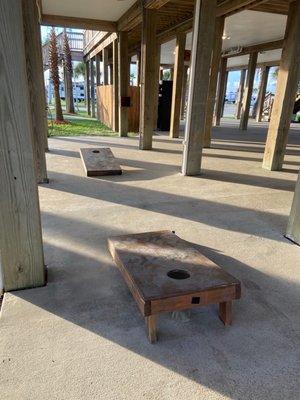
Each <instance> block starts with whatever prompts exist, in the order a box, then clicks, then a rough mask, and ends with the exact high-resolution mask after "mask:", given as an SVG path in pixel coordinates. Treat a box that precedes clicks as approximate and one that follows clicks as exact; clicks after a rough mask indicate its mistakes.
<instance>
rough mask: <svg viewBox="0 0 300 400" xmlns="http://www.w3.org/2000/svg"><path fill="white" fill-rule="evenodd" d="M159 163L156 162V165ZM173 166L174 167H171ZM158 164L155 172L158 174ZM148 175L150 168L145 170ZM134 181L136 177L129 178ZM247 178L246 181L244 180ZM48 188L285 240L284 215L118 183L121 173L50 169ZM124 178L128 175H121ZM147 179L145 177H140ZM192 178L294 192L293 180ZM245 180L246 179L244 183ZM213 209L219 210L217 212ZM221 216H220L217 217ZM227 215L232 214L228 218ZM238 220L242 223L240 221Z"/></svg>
mask: <svg viewBox="0 0 300 400" xmlns="http://www.w3.org/2000/svg"><path fill="white" fill-rule="evenodd" d="M158 166H159V164H158ZM172 168H173V167H172ZM161 172H162V171H161V167H160V170H159V171H157V173H159V174H160V176H161ZM145 173H146V176H148V174H149V171H148V170H146V171H145ZM132 178H133V180H136V176H134V177H132ZM247 178H248V181H247ZM49 179H50V184H49V185H48V186H47V188H49V189H55V190H60V191H62V192H67V193H73V194H76V195H80V196H84V197H90V198H94V199H99V200H104V201H106V202H109V203H113V204H118V205H122V206H129V207H133V208H139V209H142V210H147V211H152V212H155V213H158V214H165V215H171V216H175V217H178V218H183V219H185V220H191V221H195V222H201V223H203V224H207V225H210V226H216V227H218V228H222V229H225V230H232V231H236V232H244V233H248V234H251V235H255V236H265V237H268V238H270V239H273V240H279V241H282V240H286V239H284V238H283V236H282V234H283V233H284V231H285V227H286V224H287V218H286V217H285V216H282V215H277V214H273V213H269V212H263V211H259V210H251V209H248V208H244V207H240V206H234V205H229V204H222V203H219V202H214V201H212V200H205V199H193V198H191V197H188V196H184V195H181V196H179V195H175V194H170V193H165V192H159V191H156V190H151V189H145V188H140V187H134V186H129V185H126V184H123V183H122V184H119V183H118V182H121V180H122V176H115V177H109V178H107V179H93V178H85V177H79V176H75V175H71V174H63V173H59V172H53V171H49ZM123 179H124V181H126V180H129V179H130V178H128V177H126V175H124V178H123ZM143 179H146V178H143ZM191 179H196V180H198V179H203V180H205V179H212V180H216V179H219V180H221V181H229V182H235V183H243V184H250V185H253V186H261V187H269V188H272V189H278V190H287V191H293V189H294V186H295V182H294V181H286V180H284V179H275V178H265V177H252V176H250V177H249V176H248V175H243V174H234V173H229V172H226V173H223V172H221V173H220V172H217V171H211V170H207V171H206V172H205V175H204V176H203V178H202V177H197V178H191ZM245 181H246V182H245ZM216 211H218V212H217V213H216ZM220 215H223V218H222V217H221V218H220ZM230 215H231V216H232V217H231V218H230ZM241 219H243V220H244V221H245V223H241ZM265 223H267V224H268V226H269V227H272V226H274V230H275V232H276V231H277V234H275V235H274V232H272V234H271V235H270V232H271V231H270V230H265V229H262V225H264V224H265Z"/></svg>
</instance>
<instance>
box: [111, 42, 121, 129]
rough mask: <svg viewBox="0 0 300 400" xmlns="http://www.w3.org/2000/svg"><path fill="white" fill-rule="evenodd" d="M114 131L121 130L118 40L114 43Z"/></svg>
mask: <svg viewBox="0 0 300 400" xmlns="http://www.w3.org/2000/svg"><path fill="white" fill-rule="evenodd" d="M112 46H113V101H114V104H113V130H114V131H115V132H118V130H119V62H118V40H114V41H113V44H112Z"/></svg>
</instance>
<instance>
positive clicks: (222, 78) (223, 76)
mask: <svg viewBox="0 0 300 400" xmlns="http://www.w3.org/2000/svg"><path fill="white" fill-rule="evenodd" d="M226 69H227V58H225V57H223V58H221V63H220V73H219V84H218V92H217V102H216V114H215V123H214V125H216V126H219V125H220V123H221V117H222V114H223V107H224V100H225V94H226V93H225V91H226V85H227V71H226Z"/></svg>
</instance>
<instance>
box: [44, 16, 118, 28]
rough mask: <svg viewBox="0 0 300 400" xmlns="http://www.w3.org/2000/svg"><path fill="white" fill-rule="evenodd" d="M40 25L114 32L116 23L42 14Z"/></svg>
mask: <svg viewBox="0 0 300 400" xmlns="http://www.w3.org/2000/svg"><path fill="white" fill-rule="evenodd" d="M41 23H42V25H46V26H59V27H62V28H75V29H89V30H93V31H105V32H116V30H117V24H116V22H113V21H102V20H97V19H90V18H78V17H66V16H62V15H49V14H43V15H42V21H41Z"/></svg>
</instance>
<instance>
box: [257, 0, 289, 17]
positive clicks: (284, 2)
mask: <svg viewBox="0 0 300 400" xmlns="http://www.w3.org/2000/svg"><path fill="white" fill-rule="evenodd" d="M289 3H290V1H289V0H269V1H266V2H265V3H262V4H259V5H258V6H255V7H251V8H250V10H254V11H262V12H268V13H274V14H286V15H287V13H288V9H289Z"/></svg>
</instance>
